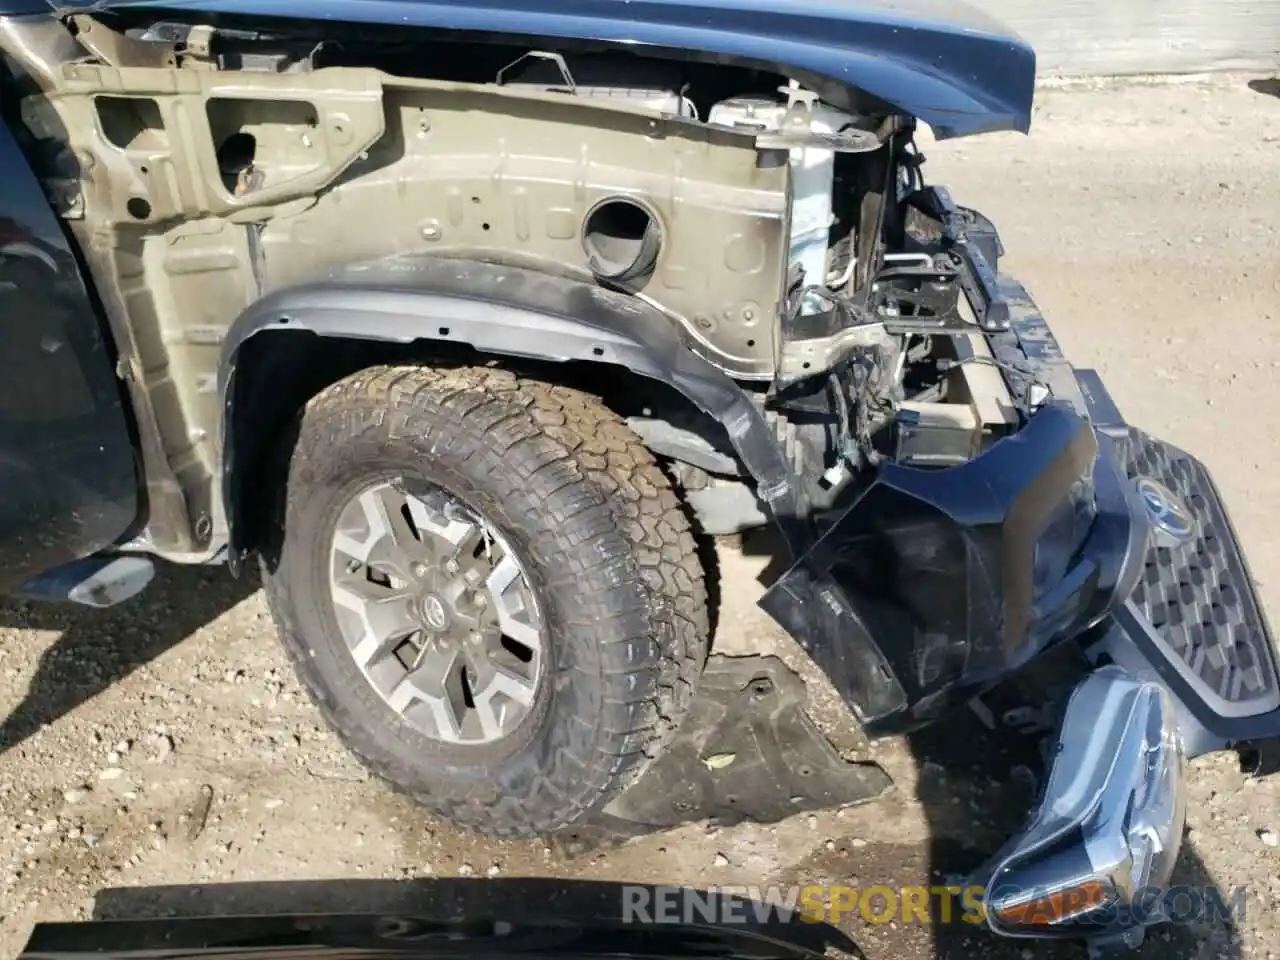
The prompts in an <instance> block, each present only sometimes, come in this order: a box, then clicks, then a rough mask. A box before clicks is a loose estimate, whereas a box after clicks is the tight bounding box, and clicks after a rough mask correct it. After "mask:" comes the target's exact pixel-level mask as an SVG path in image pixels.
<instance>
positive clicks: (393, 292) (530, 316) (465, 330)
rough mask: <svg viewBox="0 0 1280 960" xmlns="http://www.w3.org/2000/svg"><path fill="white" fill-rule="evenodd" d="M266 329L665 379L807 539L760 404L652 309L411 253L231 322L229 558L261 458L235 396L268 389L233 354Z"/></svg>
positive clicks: (794, 547) (776, 512) (226, 422)
mask: <svg viewBox="0 0 1280 960" xmlns="http://www.w3.org/2000/svg"><path fill="white" fill-rule="evenodd" d="M272 331H305V332H307V333H310V334H314V335H317V336H322V337H343V338H354V339H361V340H371V341H383V342H392V343H405V344H408V343H414V342H420V341H436V342H442V343H454V344H465V345H467V346H470V347H472V348H473V349H475V350H477V351H479V352H481V353H488V354H496V355H501V356H509V357H524V358H530V359H536V360H541V361H558V362H568V361H586V362H591V363H608V364H615V365H618V366H623V367H626V368H627V369H629V370H631V371H632V372H633V373H637V374H640V375H641V376H645V377H649V378H652V379H654V380H659V381H661V382H662V383H664V384H667V385H669V386H670V387H672V388H674V389H675V390H677V391H679V392H680V393H681V394H683V395H684V396H685V397H687V398H688V399H689V400H690V401H691V402H692V403H693V404H695V405H696V406H697V407H698V408H700V409H701V410H703V411H704V412H705V413H707V414H708V415H710V416H712V417H714V418H715V419H716V420H717V421H719V422H720V423H721V424H722V425H723V426H724V428H725V430H726V432H727V433H728V436H729V440H730V442H731V443H732V444H733V447H734V449H735V450H736V452H737V453H738V455H739V457H741V458H742V462H743V464H744V465H745V466H746V468H747V470H748V471H749V472H750V474H751V475H752V477H754V478H755V480H756V483H757V485H758V494H759V496H760V499H761V500H763V501H764V502H765V503H766V504H767V505H768V506H769V508H770V511H771V513H772V514H773V516H774V519H775V520H776V521H777V523H778V526H779V528H780V529H781V531H782V533H783V535H784V537H785V539H786V541H787V545H788V547H789V549H790V551H791V553H792V555H793V557H798V556H799V555H800V554H802V553H803V552H804V551H805V550H807V549H808V546H809V545H810V544H811V543H812V540H813V536H812V532H811V528H810V525H809V523H808V517H807V514H808V509H807V504H806V503H805V499H804V495H803V493H802V491H801V490H800V487H799V485H798V483H797V482H796V478H795V476H794V475H793V472H792V469H791V466H790V464H789V462H788V460H787V458H786V455H785V453H784V451H783V450H782V447H781V446H780V444H779V443H778V441H777V439H776V437H775V436H774V433H773V431H772V430H771V429H770V428H769V426H768V424H767V423H766V421H765V419H764V416H763V414H762V412H761V410H760V408H759V407H757V406H756V404H755V403H753V402H752V400H751V398H750V397H748V395H747V394H746V393H745V392H744V391H743V390H742V388H741V387H739V386H738V385H737V384H736V383H735V382H734V381H733V380H732V379H731V378H730V377H729V376H728V375H726V374H725V373H723V372H722V371H720V370H718V369H717V368H715V367H714V366H712V365H711V364H710V363H708V362H707V361H706V360H704V359H702V358H701V357H698V356H697V355H696V354H694V353H692V352H691V351H690V350H689V349H688V348H687V347H686V346H685V344H684V342H683V340H682V339H681V336H680V334H679V332H678V331H677V330H676V328H675V326H674V325H673V324H672V323H671V321H670V320H669V319H668V318H667V317H665V316H664V315H663V314H662V313H661V312H659V311H658V310H657V309H655V308H653V307H651V306H649V305H647V304H645V303H644V302H642V301H640V300H637V299H635V298H634V297H631V296H627V295H625V294H622V293H618V292H615V291H612V290H608V289H605V288H602V287H599V286H595V285H593V284H589V283H584V282H582V281H578V280H573V279H567V278H563V277H557V276H553V275H549V274H545V273H542V272H539V271H535V270H529V269H525V268H521V267H511V266H505V265H500V264H491V263H480V262H476V261H469V260H450V259H442V258H425V257H422V258H419V257H414V258H397V259H393V260H386V261H379V262H376V263H373V264H367V265H361V266H356V267H350V268H347V269H345V270H343V271H342V272H340V273H337V274H334V275H332V276H330V277H327V278H325V279H324V280H321V281H318V282H314V283H310V284H306V285H303V286H297V287H292V288H288V289H285V290H281V291H278V292H276V293H273V294H270V295H269V296H267V297H265V298H263V299H262V300H259V301H258V302H257V303H255V304H253V305H252V306H251V307H249V309H248V310H246V311H245V312H244V313H243V314H241V315H240V317H239V318H238V319H237V320H236V321H235V322H234V323H233V324H232V326H231V328H230V330H229V331H228V333H227V337H226V340H225V341H224V344H223V352H222V362H221V365H220V369H219V376H218V384H219V390H220V392H221V395H222V398H223V423H222V493H223V502H224V504H225V507H226V513H227V527H228V538H229V550H228V556H229V558H230V561H231V563H232V564H236V563H238V561H239V560H240V559H241V558H242V557H243V556H244V554H245V553H246V552H247V550H246V549H245V548H244V544H245V542H246V537H245V533H246V531H245V530H244V523H243V520H244V517H243V501H244V497H243V489H242V486H243V482H244V479H245V478H246V477H247V476H249V475H250V474H251V472H252V467H253V465H254V463H255V462H256V460H257V458H258V457H260V456H261V455H262V453H263V445H262V443H261V442H258V443H256V444H246V443H245V442H244V441H245V439H246V436H245V431H247V430H251V429H252V424H251V423H245V422H244V420H245V418H244V417H241V418H237V406H236V404H237V398H238V397H240V396H241V395H242V394H244V393H246V392H250V393H251V392H252V391H254V390H257V389H268V390H269V389H270V386H269V385H264V384H252V383H251V384H246V383H242V382H240V379H241V378H238V377H237V366H238V365H237V360H238V357H239V353H240V348H241V347H242V346H243V345H244V344H245V343H246V342H247V341H248V340H249V339H250V338H251V337H255V336H260V335H267V334H269V333H271V332H272ZM242 461H243V462H242Z"/></svg>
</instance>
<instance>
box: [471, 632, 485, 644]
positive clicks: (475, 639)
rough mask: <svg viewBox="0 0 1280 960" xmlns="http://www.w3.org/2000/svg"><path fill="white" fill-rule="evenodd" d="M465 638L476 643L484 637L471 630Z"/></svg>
mask: <svg viewBox="0 0 1280 960" xmlns="http://www.w3.org/2000/svg"><path fill="white" fill-rule="evenodd" d="M467 639H468V640H470V641H471V642H472V643H477V644H478V643H479V642H480V641H481V640H482V639H484V638H483V637H481V636H480V634H478V633H476V631H474V630H472V631H471V633H470V634H468V635H467Z"/></svg>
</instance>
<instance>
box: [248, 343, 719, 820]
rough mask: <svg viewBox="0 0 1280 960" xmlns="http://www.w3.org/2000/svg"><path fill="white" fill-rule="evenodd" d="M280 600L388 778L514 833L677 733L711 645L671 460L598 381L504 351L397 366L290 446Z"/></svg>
mask: <svg viewBox="0 0 1280 960" xmlns="http://www.w3.org/2000/svg"><path fill="white" fill-rule="evenodd" d="M283 454H284V456H285V457H286V458H287V460H286V462H285V464H284V467H283V469H284V474H285V475H284V482H283V484H282V486H281V495H280V497H279V498H278V503H277V511H276V521H277V523H276V526H277V530H278V537H277V542H278V547H277V549H276V550H275V551H272V552H271V553H272V554H273V555H270V556H268V557H267V559H266V562H265V563H264V568H265V574H264V576H265V583H266V589H267V595H268V599H269V602H270V605H271V609H272V612H273V615H274V617H275V619H276V622H277V624H278V626H279V629H280V632H281V634H282V636H283V638H284V642H285V645H286V647H287V648H288V650H289V652H290V654H291V656H292V658H293V660H294V662H295V664H296V666H297V668H298V672H299V676H300V677H301V680H302V682H303V684H304V685H305V686H306V687H307V688H308V690H309V691H310V692H311V693H312V695H313V697H314V699H315V700H316V702H317V703H318V705H319V706H320V708H321V710H322V711H323V712H324V714H325V716H326V718H327V720H328V721H329V723H330V724H331V725H332V726H333V727H334V728H335V730H336V731H337V733H338V734H339V736H340V737H341V738H342V739H343V741H344V742H345V743H346V744H347V745H348V747H350V748H351V749H352V750H353V751H355V753H356V754H357V755H359V756H360V757H361V758H362V760H363V761H364V762H365V763H366V764H367V765H368V766H369V767H370V768H371V769H372V770H373V771H374V772H376V773H377V774H379V775H380V776H382V777H384V778H385V779H386V780H388V781H389V782H391V783H392V784H393V785H395V786H396V787H398V788H400V789H402V790H404V791H406V792H407V793H409V794H411V795H412V796H413V797H414V798H415V799H417V800H418V801H419V802H421V803H422V804H423V805H424V806H426V807H427V808H428V809H430V810H432V811H434V812H436V813H438V814H439V815H441V816H443V817H444V818H446V819H447V820H450V821H451V822H453V823H456V824H458V825H460V826H464V827H467V828H470V829H473V830H477V831H480V832H483V833H488V834H492V835H497V836H534V835H542V834H547V833H552V832H555V831H557V830H559V829H563V828H565V827H567V826H570V825H571V824H574V823H577V822H580V821H581V820H583V819H584V818H586V817H587V816H589V815H590V814H591V813H592V812H594V811H596V810H599V809H600V808H601V807H603V806H604V805H605V804H607V803H608V802H609V800H611V799H612V798H613V797H614V796H616V795H617V794H618V793H620V792H621V791H622V790H623V789H625V788H626V787H627V786H628V785H629V784H630V783H632V782H633V781H634V780H635V779H636V778H637V777H638V776H639V774H640V773H641V772H642V771H643V770H644V768H645V766H646V764H647V763H648V762H649V761H650V760H652V759H653V758H655V757H656V756H657V755H658V754H659V753H660V751H661V750H662V748H663V747H664V746H665V745H666V743H667V742H668V741H669V739H670V738H671V736H672V735H673V734H674V732H675V730H676V728H677V726H678V724H679V722H680V720H681V719H682V718H683V716H684V714H685V712H686V711H687V709H688V707H689V704H690V700H691V698H692V695H693V689H694V684H695V682H696V679H697V676H698V673H699V671H700V670H701V667H702V662H703V660H704V658H705V654H706V643H707V632H708V627H707V612H706V595H705V589H704V584H703V580H702V571H701V569H700V566H699V563H698V559H697V555H696V548H695V544H694V540H693V537H692V535H691V533H690V530H689V526H688V522H687V520H686V518H685V516H684V513H683V512H682V510H681V505H680V503H679V501H678V500H677V498H676V495H675V493H674V492H673V491H672V489H671V486H670V484H669V482H668V481H667V478H666V476H665V475H664V474H663V473H662V471H661V470H660V469H659V467H658V466H657V464H656V463H655V461H654V459H653V457H652V455H651V454H650V453H649V451H648V450H647V449H645V447H644V446H643V445H642V444H641V443H640V441H639V439H638V438H637V437H636V436H635V435H634V434H633V433H632V432H631V431H630V430H629V429H628V428H627V427H626V425H625V424H623V423H622V422H621V421H619V420H618V419H617V418H616V417H615V416H614V415H613V414H612V413H610V412H609V411H608V410H607V409H606V408H604V407H603V406H602V405H600V404H599V403H598V402H597V401H596V400H594V399H593V398H591V397H589V396H587V395H585V394H582V393H580V392H578V391H575V390H570V389H567V388H563V387H558V386H552V385H549V384H545V383H541V382H538V381H533V380H527V379H520V378H517V377H515V376H512V375H511V374H509V373H506V372H502V371H497V370H493V369H489V368H453V369H434V368H424V367H384V368H377V369H371V370H367V371H363V372H361V373H359V374H356V375H355V376H352V377H350V378H348V379H346V380H344V381H342V382H340V383H338V384H335V385H334V386H332V387H330V388H329V389H327V390H326V391H324V392H323V393H321V394H320V395H319V396H317V397H316V398H314V399H313V400H312V401H311V402H310V403H309V404H308V405H307V407H306V409H305V410H304V411H303V413H302V415H301V416H300V418H299V420H298V422H297V424H296V437H295V438H294V441H293V443H292V445H291V446H290V448H289V449H288V450H286V451H283Z"/></svg>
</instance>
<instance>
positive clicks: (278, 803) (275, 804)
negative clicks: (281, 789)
mask: <svg viewBox="0 0 1280 960" xmlns="http://www.w3.org/2000/svg"><path fill="white" fill-rule="evenodd" d="M263 806H264V807H266V808H267V809H268V810H276V809H278V808H280V807H283V806H284V801H283V800H278V799H277V800H268V801H267V802H266V803H264V804H263Z"/></svg>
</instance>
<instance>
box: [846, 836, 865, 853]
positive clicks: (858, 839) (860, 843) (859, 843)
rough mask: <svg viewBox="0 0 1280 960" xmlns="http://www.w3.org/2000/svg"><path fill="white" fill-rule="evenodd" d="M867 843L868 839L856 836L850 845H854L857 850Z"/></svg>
mask: <svg viewBox="0 0 1280 960" xmlns="http://www.w3.org/2000/svg"><path fill="white" fill-rule="evenodd" d="M866 845H867V841H865V840H863V839H862V838H861V837H854V838H853V839H852V840H850V841H849V846H851V847H853V848H854V849H855V850H860V849H861V848H862V847H865V846H866Z"/></svg>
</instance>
